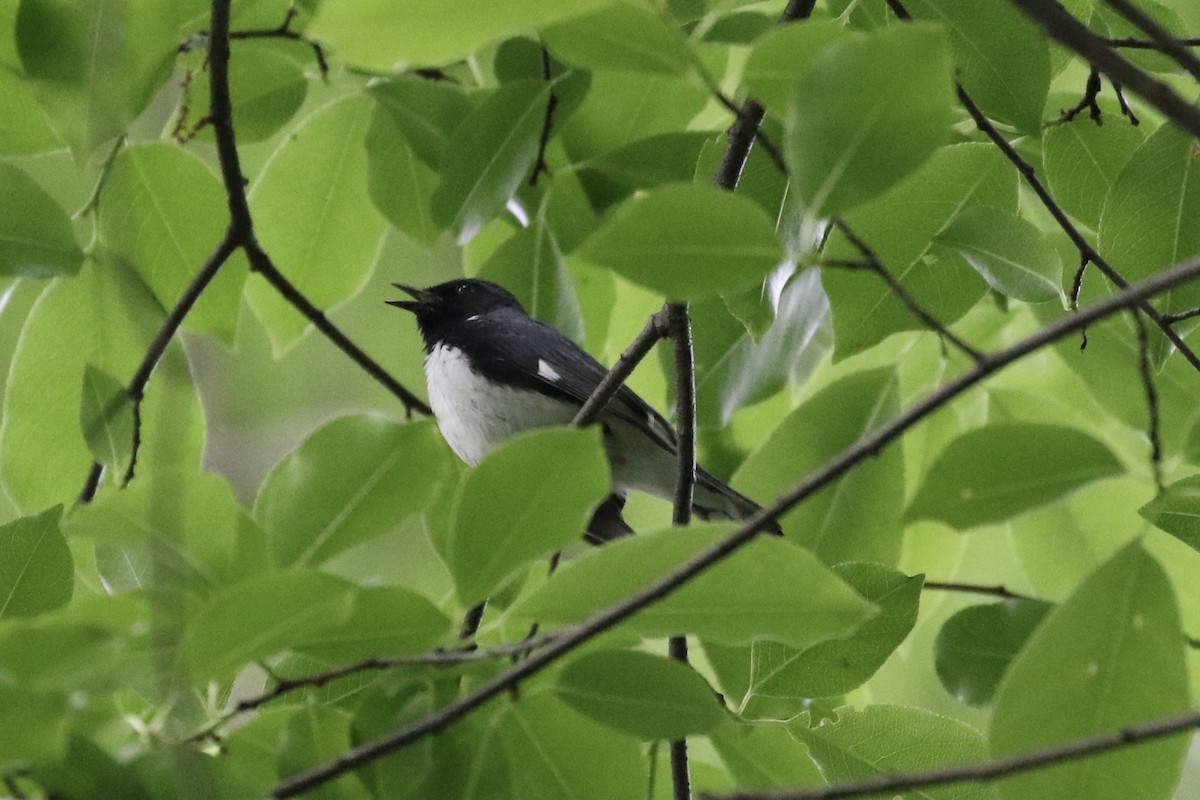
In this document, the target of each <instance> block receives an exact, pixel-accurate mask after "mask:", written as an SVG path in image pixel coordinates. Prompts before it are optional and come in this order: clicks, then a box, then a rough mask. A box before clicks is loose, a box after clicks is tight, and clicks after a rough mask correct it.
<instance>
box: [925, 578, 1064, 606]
mask: <svg viewBox="0 0 1200 800" xmlns="http://www.w3.org/2000/svg"><path fill="white" fill-rule="evenodd" d="M921 588H922V589H931V590H934V591H941V592H964V593H966V594H981V595H986V596H988V597H999V598H1000V599H1002V600H1033V601H1035V602H1042V601H1040V600H1038V598H1036V597H1031V596H1030V595H1027V594H1021V593H1020V592H1014V591H1012V590H1011V589H1009V588H1008V587H1007V586H1004V585H1002V584H994V585H991V586H983V585H980V584H975V583H959V582H957V581H925V583H924V584H923V585H922V586H921Z"/></svg>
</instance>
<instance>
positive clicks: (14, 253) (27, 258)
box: [0, 164, 83, 278]
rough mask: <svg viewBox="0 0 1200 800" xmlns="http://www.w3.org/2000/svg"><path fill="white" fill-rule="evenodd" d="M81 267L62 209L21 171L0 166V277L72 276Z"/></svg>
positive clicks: (78, 253)
mask: <svg viewBox="0 0 1200 800" xmlns="http://www.w3.org/2000/svg"><path fill="white" fill-rule="evenodd" d="M82 263H83V252H82V251H81V250H80V249H79V245H77V244H75V237H74V235H73V234H72V233H71V222H70V220H69V219H67V214H66V212H65V211H63V210H62V207H61V206H59V205H58V203H56V202H55V201H54V199H53V198H52V197H50V196H49V195H48V194H46V192H45V191H44V190H43V189H42V188H41V187H40V186H38V184H37V183H36V182H35V181H34V180H33V179H32V178H30V177H29V176H28V175H27V174H25V173H24V172H23V171H21V170H20V169H18V168H17V167H14V166H12V165H11V164H0V277H5V276H10V275H20V276H24V277H29V278H46V277H51V276H54V275H74V274H75V273H77V272H79V265H80V264H82Z"/></svg>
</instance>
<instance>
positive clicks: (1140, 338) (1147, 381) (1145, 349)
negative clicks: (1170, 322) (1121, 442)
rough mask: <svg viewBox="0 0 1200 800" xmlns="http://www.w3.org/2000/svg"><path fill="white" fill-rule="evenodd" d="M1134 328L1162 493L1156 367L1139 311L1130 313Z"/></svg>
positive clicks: (1155, 472)
mask: <svg viewBox="0 0 1200 800" xmlns="http://www.w3.org/2000/svg"><path fill="white" fill-rule="evenodd" d="M1129 316H1131V317H1133V327H1134V328H1135V329H1136V330H1137V342H1138V374H1139V375H1141V378H1142V387H1143V388H1144V389H1145V391H1146V436H1147V438H1149V439H1150V471H1151V473H1152V474H1153V475H1154V487H1155V488H1156V489H1157V490H1158V491H1159V492H1160V493H1161V492H1162V491H1163V489H1164V486H1163V475H1162V435H1161V433H1160V430H1159V428H1160V426H1159V417H1158V390H1157V389H1156V388H1155V386H1154V367H1153V365H1151V363H1150V335H1149V333H1148V332H1147V331H1146V323H1145V322H1144V321H1143V320H1142V315H1141V314H1139V313H1138V312H1137V311H1130V312H1129Z"/></svg>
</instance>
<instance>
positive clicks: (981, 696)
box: [935, 600, 1053, 705]
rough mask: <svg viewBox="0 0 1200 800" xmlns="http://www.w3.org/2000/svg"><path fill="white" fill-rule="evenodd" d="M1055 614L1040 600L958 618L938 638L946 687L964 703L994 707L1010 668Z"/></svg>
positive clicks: (972, 609) (976, 609)
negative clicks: (998, 689) (1039, 628)
mask: <svg viewBox="0 0 1200 800" xmlns="http://www.w3.org/2000/svg"><path fill="white" fill-rule="evenodd" d="M1052 608H1053V606H1051V605H1050V604H1049V603H1043V602H1041V601H1040V600H1005V601H1004V602H1003V603H989V604H987V605H982V606H969V607H967V608H964V609H963V610H962V611H959V612H956V613H955V614H954V616H952V617H950V619H948V620H946V624H945V625H943V626H942V630H941V631H940V632H939V633H938V637H937V644H936V648H937V649H936V654H935V663H936V665H937V674H938V679H939V680H940V681H941V682H942V686H945V687H946V691H947V692H950V693H951V694H952V695H954V696H955V697H956V698H958V699H959V700H962V701H963V702H964V703H970V704H971V705H986V704H988V703H990V702H991V701H992V697H993V696H994V695H995V693H996V687H997V686H998V685H999V684H1000V680H1001V678H1003V677H1004V673H1005V671H1006V670H1007V669H1008V666H1009V664H1011V663H1012V660H1013V658H1014V657H1015V656H1016V655H1017V654H1018V653H1019V652H1020V651H1021V648H1022V647H1024V645H1025V642H1026V641H1027V640H1028V639H1029V637H1030V635H1031V634H1032V633H1033V631H1034V630H1035V629H1036V628H1037V626H1038V624H1039V623H1040V622H1041V621H1042V618H1043V617H1045V616H1046V612H1048V611H1050V610H1051V609H1052Z"/></svg>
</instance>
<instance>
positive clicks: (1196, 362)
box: [956, 0, 1200, 370]
mask: <svg viewBox="0 0 1200 800" xmlns="http://www.w3.org/2000/svg"><path fill="white" fill-rule="evenodd" d="M1014 2H1024V0H1014ZM956 91H957V93H958V101H959V102H960V103H961V104H962V107H963V108H965V109H966V110H967V113H968V114H970V115H971V119H972V120H974V122H975V125H976V127H977V128H979V130H980V131H982V132H983V134H984V135H985V136H987V137H988V139H990V140H991V141H992V143H993V144H995V145H996V147H998V148H1000V152H1002V153H1003V154H1004V156H1005V157H1006V158H1007V159H1008V160H1009V163H1011V164H1012V165H1013V166H1014V167H1016V168H1017V172H1019V173H1021V177H1023V178H1024V179H1025V182H1026V183H1027V184H1029V188H1030V189H1032V190H1033V193H1034V194H1036V195H1037V197H1038V199H1039V200H1041V201H1042V205H1043V206H1044V207H1045V208H1046V210H1047V211H1049V212H1050V215H1051V216H1052V217H1054V221H1055V222H1057V223H1058V226H1059V227H1060V228H1062V230H1063V232H1064V233H1066V234H1067V236H1068V237H1069V238H1070V239H1071V243H1072V244H1074V245H1075V249H1076V250H1078V251H1079V255H1080V272H1079V273H1077V275H1076V280H1077V281H1079V282H1080V285H1082V283H1081V282H1082V280H1083V276H1082V271H1083V268H1084V267H1085V266H1087V264H1088V263H1091V264H1095V265H1096V268H1097V269H1099V270H1100V271H1101V272H1103V273H1104V275H1105V277H1107V278H1108V279H1109V280H1110V281H1111V282H1112V283H1113V284H1115V285H1116V286H1118V287H1119V288H1122V289H1124V288H1127V287H1128V286H1129V281H1127V280H1125V278H1123V277H1122V276H1121V274H1120V273H1119V272H1117V271H1116V270H1115V269H1113V267H1112V265H1111V264H1109V263H1108V261H1107V260H1106V259H1105V258H1104V257H1103V256H1102V255H1100V253H1099V252H1098V251H1097V250H1096V248H1094V247H1092V245H1091V243H1090V242H1088V240H1087V239H1085V238H1084V236H1083V234H1082V233H1080V231H1079V228H1077V227H1075V223H1073V222H1071V219H1070V217H1068V216H1067V213H1066V212H1065V211H1063V209H1062V206H1060V205H1059V204H1058V201H1057V200H1055V199H1054V196H1053V195H1051V194H1050V191H1049V190H1048V189H1047V188H1046V187H1045V186H1044V185H1043V184H1042V182H1041V180H1040V179H1039V178H1038V176H1037V171H1036V170H1035V169H1034V168H1033V165H1031V164H1030V163H1029V162H1028V161H1026V160H1025V159H1024V158H1022V156H1021V154H1020V153H1018V152H1017V151H1016V149H1015V148H1014V147H1013V146H1012V145H1011V144H1009V143H1008V140H1007V139H1005V138H1004V137H1003V136H1002V135H1001V134H1000V131H998V130H996V126H995V125H993V124H992V123H991V121H990V120H989V119H988V118H987V116H986V115H984V113H983V111H981V110H980V109H979V106H977V105H976V104H975V101H974V100H973V99H971V95H969V94H968V93H967V90H966V89H964V88H963V86H962V85H961V84H959V85H958V87H957V90H956ZM1072 294H1073V296H1076V292H1075V288H1074V287H1072ZM1138 308H1139V309H1141V311H1142V312H1143V313H1144V314H1145V315H1146V316H1148V317H1149V318H1150V319H1151V320H1153V321H1154V324H1155V325H1157V326H1158V327H1159V329H1160V330H1161V331H1162V332H1163V335H1164V336H1166V337H1167V339H1169V340H1170V341H1171V344H1173V345H1175V349H1176V350H1178V351H1179V353H1180V355H1182V356H1183V357H1184V358H1185V359H1186V360H1187V362H1188V363H1189V364H1191V365H1192V366H1193V367H1194V368H1195V369H1196V370H1200V356H1197V355H1196V353H1195V351H1193V350H1192V348H1191V347H1189V346H1188V345H1187V343H1186V342H1184V341H1183V338H1182V337H1181V336H1180V335H1179V334H1178V333H1176V332H1175V331H1174V330H1173V329H1172V328H1171V326H1170V325H1169V324H1168V323H1167V322H1166V321H1165V320H1164V319H1163V315H1162V314H1161V313H1160V312H1159V310H1158V309H1157V308H1155V307H1154V305H1153V304H1152V303H1149V302H1142V303H1140V304H1139V305H1138Z"/></svg>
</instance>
